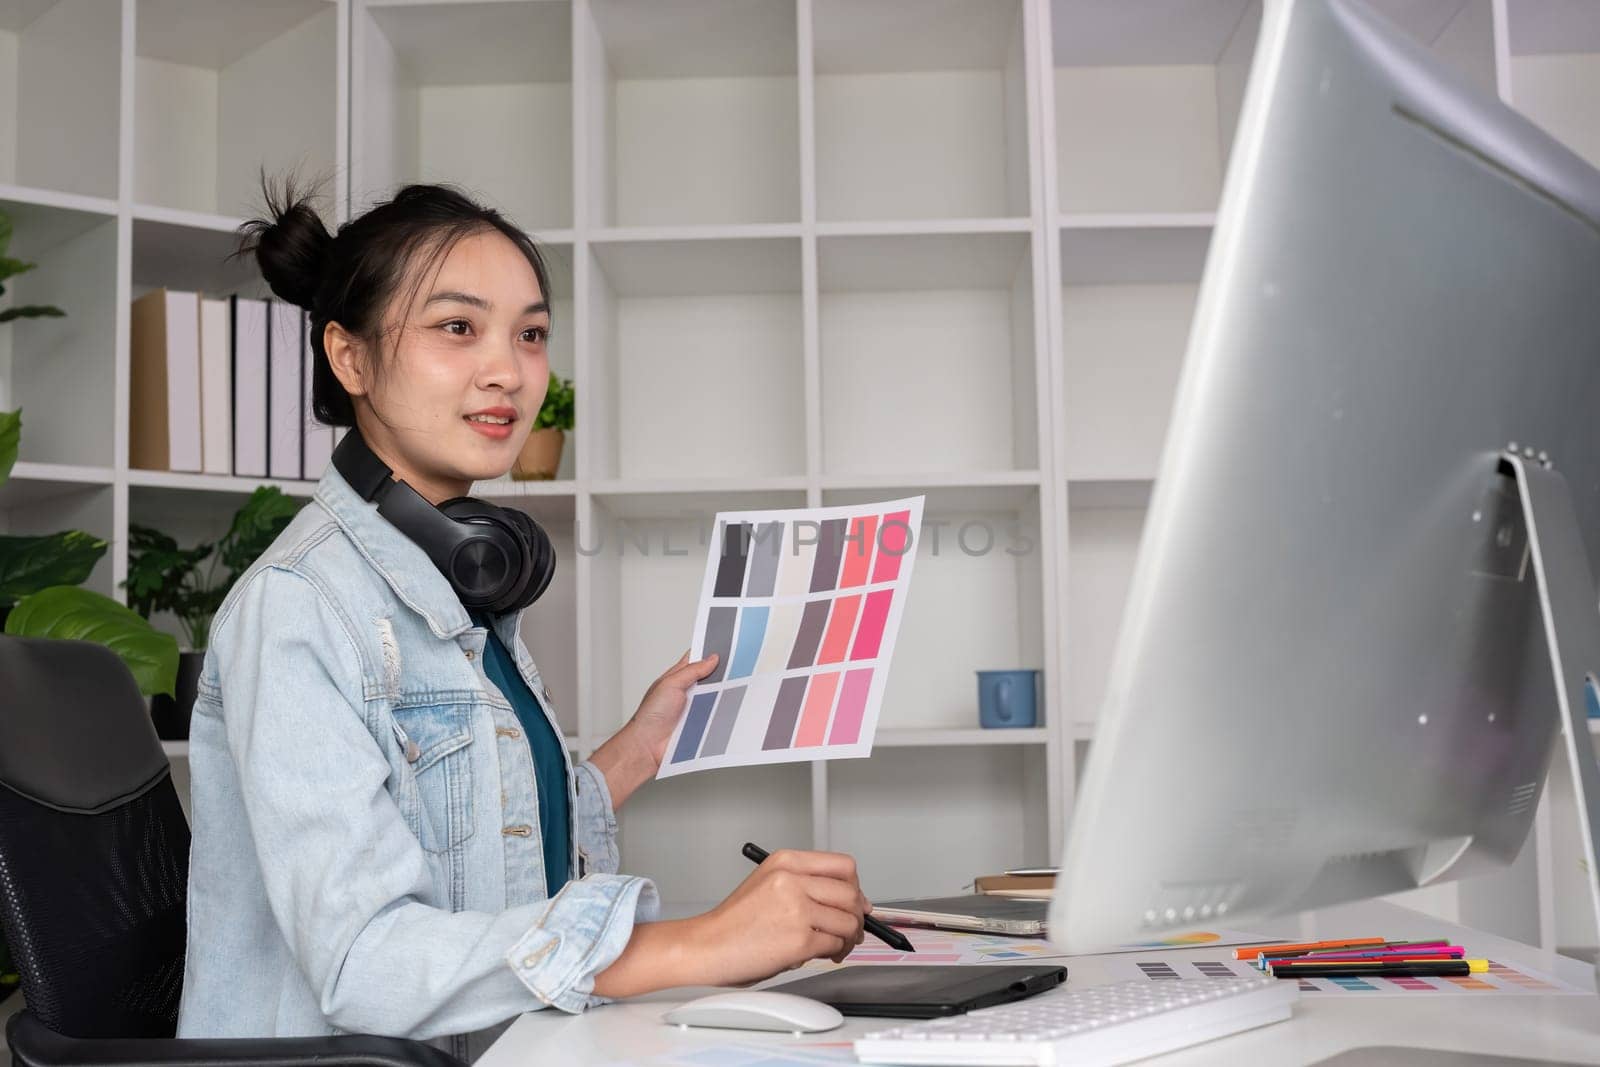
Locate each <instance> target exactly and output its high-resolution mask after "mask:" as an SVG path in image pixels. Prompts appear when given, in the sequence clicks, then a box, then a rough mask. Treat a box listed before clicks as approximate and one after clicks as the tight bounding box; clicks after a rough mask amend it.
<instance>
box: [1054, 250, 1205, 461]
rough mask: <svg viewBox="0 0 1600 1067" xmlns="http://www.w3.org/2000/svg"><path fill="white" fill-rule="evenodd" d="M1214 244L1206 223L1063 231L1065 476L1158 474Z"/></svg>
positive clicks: (1062, 330) (1062, 354) (1062, 355)
mask: <svg viewBox="0 0 1600 1067" xmlns="http://www.w3.org/2000/svg"><path fill="white" fill-rule="evenodd" d="M1209 238H1210V229H1209V227H1150V228H1145V227H1138V228H1131V229H1122V228H1116V229H1110V228H1100V229H1063V230H1062V231H1061V265H1062V271H1061V273H1062V279H1063V285H1062V289H1061V318H1062V322H1061V359H1062V363H1063V368H1062V370H1063V373H1062V376H1061V381H1062V383H1063V384H1062V389H1063V395H1064V405H1065V407H1064V410H1065V426H1066V441H1067V453H1066V474H1067V477H1068V478H1069V479H1072V480H1074V481H1084V482H1100V481H1138V480H1142V479H1149V478H1153V477H1154V476H1155V473H1156V467H1157V465H1158V464H1159V462H1160V457H1161V446H1162V444H1163V442H1164V441H1165V439H1166V432H1167V422H1168V418H1169V416H1170V414H1171V410H1172V402H1173V397H1174V395H1175V392H1176V390H1177V383H1178V375H1179V372H1180V371H1181V370H1182V367H1183V357H1184V352H1185V349H1186V348H1187V345H1188V340H1189V325H1190V320H1191V319H1192V318H1193V316H1194V307H1195V301H1196V298H1197V296H1198V293H1199V281H1200V273H1201V269H1202V268H1203V266H1204V262H1205V248H1206V244H1207V242H1208V240H1209Z"/></svg>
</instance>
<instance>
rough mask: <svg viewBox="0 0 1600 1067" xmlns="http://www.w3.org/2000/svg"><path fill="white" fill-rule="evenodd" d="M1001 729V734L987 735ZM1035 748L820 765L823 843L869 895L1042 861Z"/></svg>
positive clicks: (939, 889)
mask: <svg viewBox="0 0 1600 1067" xmlns="http://www.w3.org/2000/svg"><path fill="white" fill-rule="evenodd" d="M989 732H992V733H1006V732H1007V731H1004V730H995V731H989ZM1045 773H1046V772H1045V752H1044V748H1043V746H993V747H985V748H980V749H974V750H971V751H960V750H957V749H953V748H930V749H920V748H919V749H901V748H897V749H890V750H886V751H883V752H874V753H873V754H872V758H871V759H870V760H835V761H833V762H832V763H829V764H828V847H829V848H831V849H834V850H836V851H839V852H847V853H850V854H852V855H855V856H858V857H861V871H860V877H861V888H862V891H863V892H865V893H866V894H867V896H868V898H870V899H872V900H892V899H895V898H897V897H927V896H955V895H958V894H961V893H964V892H971V885H972V879H973V878H974V877H975V876H977V875H981V874H990V873H994V872H996V871H1004V870H1008V869H1010V868H1012V867H1016V866H1017V865H1018V864H1023V863H1044V862H1047V861H1048V860H1049V857H1050V851H1051V848H1052V846H1053V845H1054V844H1055V842H1053V841H1051V840H1050V839H1049V829H1048V826H1047V819H1046V803H1045V794H1046V788H1045Z"/></svg>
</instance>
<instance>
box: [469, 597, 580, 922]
mask: <svg viewBox="0 0 1600 1067" xmlns="http://www.w3.org/2000/svg"><path fill="white" fill-rule="evenodd" d="M470 614H471V615H472V621H473V622H475V623H477V624H478V625H479V626H482V627H483V628H484V629H486V630H488V631H489V635H488V638H487V639H486V640H485V641H484V643H483V673H484V674H486V675H488V677H489V681H491V682H493V683H494V684H495V688H497V689H499V690H500V692H501V694H502V695H503V696H504V697H505V698H506V699H507V700H509V701H510V702H511V707H512V709H513V710H514V711H515V712H516V713H517V718H518V719H519V720H521V722H522V735H523V736H524V737H526V738H527V739H528V747H529V748H531V749H533V777H534V787H535V789H536V790H537V791H538V794H539V829H540V831H541V836H542V838H543V842H542V843H543V845H544V871H545V886H546V889H547V890H548V892H549V895H550V896H552V897H553V896H555V895H556V893H557V892H558V891H559V890H560V889H561V887H562V886H564V885H566V884H567V872H568V871H570V870H571V869H572V843H571V840H570V839H569V836H568V827H569V825H570V822H571V820H570V818H569V815H568V806H567V762H566V759H565V757H564V754H563V753H562V751H561V749H562V744H563V742H562V740H561V737H560V735H559V734H557V733H556V731H555V730H554V729H553V728H552V727H551V726H550V720H549V719H547V718H545V715H544V711H543V710H542V709H541V708H540V707H539V702H538V701H536V700H535V699H534V697H533V693H532V692H530V691H529V689H528V683H527V682H525V681H523V680H522V675H521V673H520V672H518V670H517V664H516V660H514V659H513V658H512V656H511V652H510V650H509V649H507V648H506V646H505V645H504V644H503V643H501V641H500V636H499V635H498V634H496V633H495V631H494V627H493V626H491V625H489V619H488V617H487V616H485V615H484V614H483V613H482V612H477V611H474V612H471V613H470Z"/></svg>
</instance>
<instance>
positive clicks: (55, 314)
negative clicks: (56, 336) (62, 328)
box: [0, 304, 67, 322]
mask: <svg viewBox="0 0 1600 1067" xmlns="http://www.w3.org/2000/svg"><path fill="white" fill-rule="evenodd" d="M66 314H67V313H66V312H65V311H62V310H61V309H60V308H58V307H51V306H50V305H48V304H24V305H23V306H22V307H19V308H6V309H5V310H4V311H0V322H10V321H11V320H12V319H61V318H65V317H66Z"/></svg>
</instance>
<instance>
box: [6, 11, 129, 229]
mask: <svg viewBox="0 0 1600 1067" xmlns="http://www.w3.org/2000/svg"><path fill="white" fill-rule="evenodd" d="M121 54H122V12H121V9H120V7H119V5H117V4H108V3H104V2H101V0H56V2H54V3H52V2H50V0H20V2H14V3H9V4H5V5H0V183H4V184H7V185H22V186H33V187H36V188H39V189H54V190H58V191H61V192H67V193H81V194H84V195H87V196H97V197H106V198H115V197H116V195H117V170H118V167H117V152H118V145H119V144H120V139H119V137H118V130H117V126H118V123H119V121H120V119H121V116H120V107H119V101H120V100H121V98H122V77H121V71H122V62H121Z"/></svg>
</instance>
